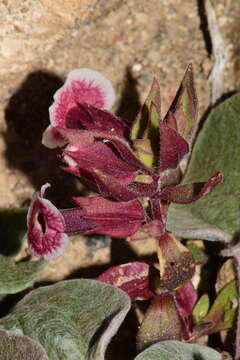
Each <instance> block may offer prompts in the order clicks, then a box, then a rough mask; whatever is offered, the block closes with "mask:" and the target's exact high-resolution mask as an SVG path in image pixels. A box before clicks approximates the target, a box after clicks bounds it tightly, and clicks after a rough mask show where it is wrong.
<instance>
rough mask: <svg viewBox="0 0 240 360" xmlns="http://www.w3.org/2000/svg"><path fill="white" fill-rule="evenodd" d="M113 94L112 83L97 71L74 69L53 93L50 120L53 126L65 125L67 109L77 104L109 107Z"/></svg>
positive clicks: (113, 98)
mask: <svg viewBox="0 0 240 360" xmlns="http://www.w3.org/2000/svg"><path fill="white" fill-rule="evenodd" d="M114 100H115V94H114V90H113V87H112V84H111V83H110V81H109V80H107V79H106V78H105V76H103V75H102V74H100V73H99V72H98V71H94V70H90V69H85V68H83V69H75V70H72V71H71V72H70V73H69V74H68V76H67V80H66V82H65V84H64V85H63V86H62V87H61V88H60V89H58V91H57V92H56V93H55V95H54V103H53V104H52V106H51V107H50V109H49V113H50V122H51V124H52V125H54V126H62V127H65V126H64V125H65V122H64V121H65V119H66V116H67V114H68V112H69V111H71V112H73V109H74V108H75V107H76V106H77V104H82V103H87V104H91V105H93V106H95V107H97V108H99V109H110V108H111V107H112V105H113V103H114Z"/></svg>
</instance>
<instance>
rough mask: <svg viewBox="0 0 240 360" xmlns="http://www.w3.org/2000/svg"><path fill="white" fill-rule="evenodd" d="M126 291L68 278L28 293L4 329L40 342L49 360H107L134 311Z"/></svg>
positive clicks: (3, 322)
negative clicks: (108, 349) (110, 345)
mask: <svg viewBox="0 0 240 360" xmlns="http://www.w3.org/2000/svg"><path fill="white" fill-rule="evenodd" d="M130 306H131V302H130V299H129V297H128V296H127V295H126V294H125V293H124V292H123V291H121V290H119V289H117V288H115V287H113V286H110V285H106V284H103V283H101V282H98V281H95V280H86V279H84V280H68V281H62V282H59V283H57V284H55V285H51V286H46V287H42V288H39V289H37V290H34V291H32V292H31V293H29V294H28V295H27V296H25V298H23V300H21V301H20V302H19V303H18V304H17V305H16V307H15V308H14V309H13V311H12V312H11V313H10V315H8V316H6V317H5V318H3V319H1V320H0V328H4V329H7V330H15V331H17V332H19V333H23V334H24V335H27V336H29V337H31V338H32V339H34V340H36V341H38V342H39V343H40V344H42V346H43V347H44V349H45V350H46V352H47V354H48V356H49V360H59V359H61V360H90V359H91V360H103V359H104V353H105V349H106V346H107V344H108V343H109V341H110V339H111V338H112V336H113V335H114V334H115V333H116V331H117V330H118V328H119V326H120V324H121V322H122V321H123V319H124V317H125V316H126V314H127V312H128V310H129V309H130Z"/></svg>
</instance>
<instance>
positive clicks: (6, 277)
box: [0, 255, 46, 294]
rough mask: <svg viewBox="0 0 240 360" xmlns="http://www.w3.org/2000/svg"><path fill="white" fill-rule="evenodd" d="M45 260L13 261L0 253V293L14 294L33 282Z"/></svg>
mask: <svg viewBox="0 0 240 360" xmlns="http://www.w3.org/2000/svg"><path fill="white" fill-rule="evenodd" d="M45 264H46V262H44V261H42V260H40V261H26V262H19V263H15V262H14V261H13V260H12V259H10V258H8V257H6V256H2V255H0V268H1V269H4V270H3V271H1V272H0V294H15V293H17V292H19V291H21V290H24V289H26V288H27V287H29V286H31V285H33V283H34V282H35V281H36V280H37V279H38V277H39V276H40V274H41V272H42V270H43V268H44V266H45Z"/></svg>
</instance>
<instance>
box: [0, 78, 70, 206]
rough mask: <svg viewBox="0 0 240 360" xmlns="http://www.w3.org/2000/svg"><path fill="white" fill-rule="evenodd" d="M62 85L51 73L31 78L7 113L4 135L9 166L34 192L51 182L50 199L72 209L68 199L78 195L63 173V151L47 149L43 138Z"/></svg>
mask: <svg viewBox="0 0 240 360" xmlns="http://www.w3.org/2000/svg"><path fill="white" fill-rule="evenodd" d="M62 84H63V82H62V80H61V79H60V78H59V77H57V76H56V75H54V74H51V73H48V72H44V71H37V72H33V73H31V74H29V75H28V77H27V78H26V79H25V81H24V82H23V83H22V85H21V86H20V88H19V89H17V91H16V92H15V93H14V94H13V95H12V97H11V98H10V100H9V103H8V105H7V107H6V109H5V118H6V124H7V130H6V131H5V133H4V134H3V136H4V139H5V142H6V145H7V147H6V152H5V156H6V159H7V163H8V166H9V167H10V168H15V169H19V170H21V171H22V172H23V173H24V174H25V175H27V177H28V178H29V180H30V181H31V183H32V184H33V186H34V187H35V189H40V187H41V185H43V184H45V183H46V182H49V183H50V184H51V185H52V188H51V189H50V191H49V195H50V197H51V199H52V200H53V201H57V203H58V205H59V206H65V205H66V204H68V205H69V200H68V199H70V198H71V196H74V195H76V194H77V190H76V182H75V179H74V177H73V176H71V175H69V174H67V173H65V172H64V171H62V170H61V169H60V167H59V165H60V162H59V160H58V159H57V156H58V154H59V153H60V151H59V150H50V149H47V148H46V147H44V146H43V145H42V144H41V138H42V133H43V131H44V130H45V128H46V127H47V126H48V125H49V114H48V108H49V106H50V105H51V104H52V102H53V95H54V93H55V92H56V90H57V89H58V88H59V87H60V86H62Z"/></svg>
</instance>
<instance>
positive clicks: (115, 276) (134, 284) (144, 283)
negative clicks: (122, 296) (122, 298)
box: [97, 261, 158, 301]
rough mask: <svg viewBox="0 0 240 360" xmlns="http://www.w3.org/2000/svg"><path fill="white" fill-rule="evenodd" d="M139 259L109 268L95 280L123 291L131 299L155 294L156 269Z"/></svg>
mask: <svg viewBox="0 0 240 360" xmlns="http://www.w3.org/2000/svg"><path fill="white" fill-rule="evenodd" d="M154 270H155V268H154V267H150V266H149V265H148V264H146V263H144V262H141V261H134V262H130V263H127V264H121V265H117V266H114V267H111V268H109V269H108V270H107V271H105V272H104V273H103V274H101V275H100V276H99V277H98V278H97V280H98V281H102V282H104V283H105V284H110V285H114V286H116V287H118V288H119V289H122V290H123V291H125V292H126V293H127V294H128V296H129V297H130V298H131V300H132V301H134V300H147V299H149V298H151V297H153V296H154V295H155V293H154V289H153V286H152V281H153V278H154V277H156V276H157V275H158V274H157V273H158V271H154Z"/></svg>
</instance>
